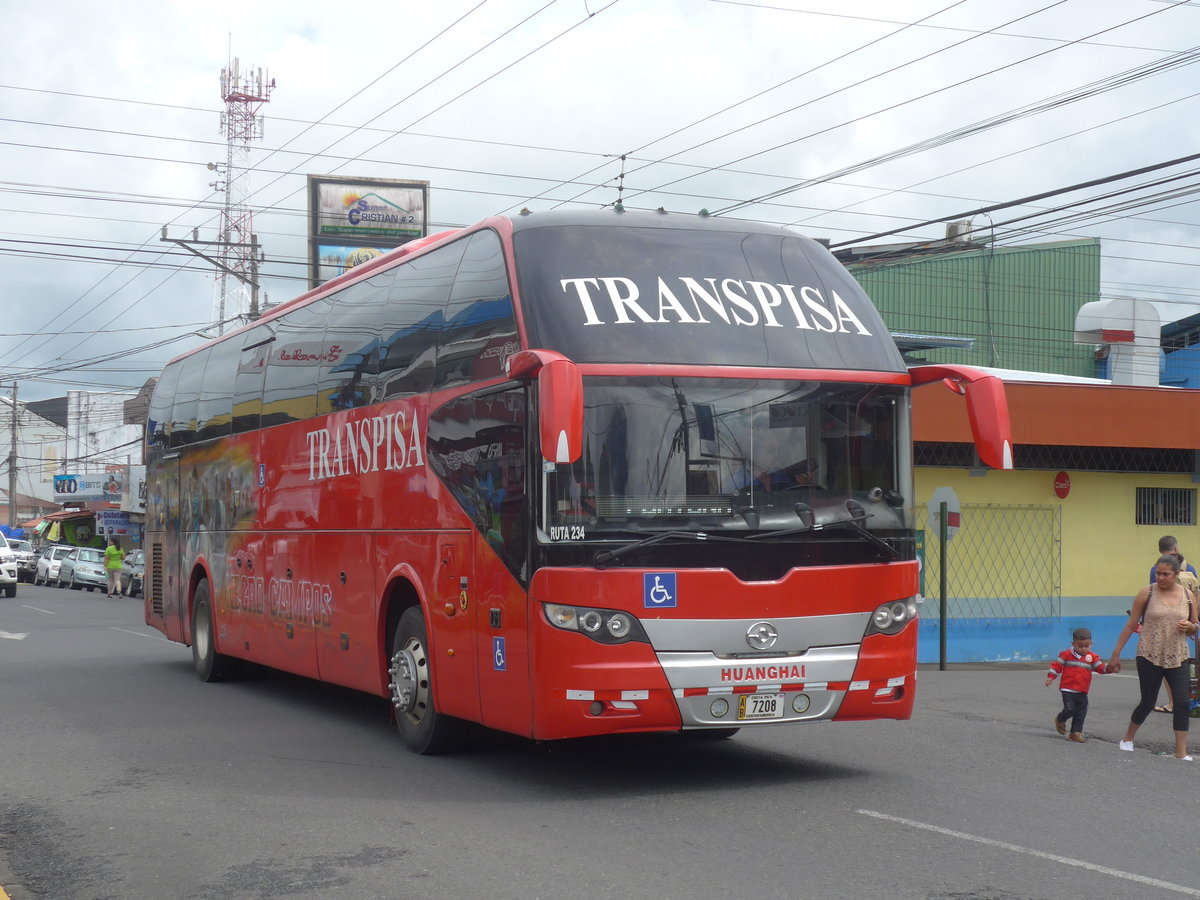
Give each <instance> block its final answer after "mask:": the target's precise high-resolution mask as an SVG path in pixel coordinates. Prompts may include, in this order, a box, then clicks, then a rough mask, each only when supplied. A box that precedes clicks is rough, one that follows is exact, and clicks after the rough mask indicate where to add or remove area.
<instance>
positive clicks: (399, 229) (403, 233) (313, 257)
mask: <svg viewBox="0 0 1200 900" xmlns="http://www.w3.org/2000/svg"><path fill="white" fill-rule="evenodd" d="M428 209H429V182H428V181H408V180H402V179H396V178H353V177H339V176H333V175H309V176H308V218H309V230H308V247H309V251H308V262H309V283H310V287H316V286H317V285H319V284H321V283H322V282H324V281H328V280H329V279H330V278H334V277H337V276H338V275H341V274H343V273H344V272H346V271H348V270H349V269H351V268H353V267H354V266H356V265H360V264H361V263H364V262H366V261H367V260H369V259H373V258H374V257H376V256H379V255H380V254H382V253H385V252H387V251H388V250H391V249H393V248H395V247H399V246H400V245H401V244H405V243H407V242H408V241H411V240H413V239H414V238H419V237H424V236H425V235H426V234H428V233H429V215H428Z"/></svg>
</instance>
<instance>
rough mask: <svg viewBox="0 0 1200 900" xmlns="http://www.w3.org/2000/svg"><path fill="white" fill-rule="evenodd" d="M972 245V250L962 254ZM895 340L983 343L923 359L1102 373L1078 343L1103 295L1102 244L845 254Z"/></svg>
mask: <svg viewBox="0 0 1200 900" xmlns="http://www.w3.org/2000/svg"><path fill="white" fill-rule="evenodd" d="M960 248H962V249H960ZM837 255H838V257H839V258H840V259H841V260H842V262H843V263H844V264H845V265H846V266H847V268H848V269H849V271H850V274H851V275H853V276H854V278H855V279H857V280H858V282H859V284H861V285H862V286H863V288H864V289H865V290H866V292H867V294H868V295H869V296H870V297H871V299H872V300H874V301H875V305H876V306H877V307H879V311H880V312H881V313H882V314H883V318H884V321H885V322H887V325H888V328H889V329H890V330H891V331H892V332H893V334H897V333H901V334H914V335H937V336H939V337H943V338H945V337H950V338H969V339H974V343H973V345H972V346H971V347H970V348H967V347H936V348H931V349H929V350H927V351H925V352H924V353H923V354H922V356H921V358H922V359H926V360H928V361H929V362H941V363H961V364H965V365H974V366H991V367H995V368H1002V369H1020V370H1025V371H1034V372H1052V373H1057V374H1060V375H1074V376H1083V377H1093V376H1095V374H1096V364H1095V360H1094V358H1093V357H1094V351H1093V348H1092V347H1091V346H1090V345H1086V344H1084V345H1080V344H1076V343H1075V342H1074V330H1075V314H1076V313H1077V312H1078V311H1079V308H1080V307H1081V306H1082V305H1083V304H1085V303H1088V302H1090V301H1093V300H1097V299H1099V297H1100V241H1099V239H1097V238H1086V239H1082V240H1074V241H1056V242H1051V243H1043V244H1029V245H1025V246H1014V247H993V246H987V245H983V244H977V243H971V242H969V241H963V240H955V239H954V238H953V237H951V238H948V239H947V241H945V242H941V241H939V242H936V243H933V244H931V243H922V244H890V245H883V246H876V247H856V248H852V249H851V250H848V251H839V252H838V254H837Z"/></svg>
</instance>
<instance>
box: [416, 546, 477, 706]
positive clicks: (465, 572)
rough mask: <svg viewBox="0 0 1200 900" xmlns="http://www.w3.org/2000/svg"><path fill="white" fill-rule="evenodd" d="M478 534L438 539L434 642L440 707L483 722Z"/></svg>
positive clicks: (431, 615) (431, 637)
mask: <svg viewBox="0 0 1200 900" xmlns="http://www.w3.org/2000/svg"><path fill="white" fill-rule="evenodd" d="M474 536H475V535H474V532H469V531H457V532H442V533H439V534H438V536H437V545H436V546H437V558H436V559H435V561H434V565H435V571H436V575H435V576H434V583H433V585H432V590H433V596H432V597H431V598H430V604H429V618H430V620H431V621H430V623H429V626H430V635H429V644H430V647H431V650H432V652H433V653H434V654H436V657H435V658H436V660H437V664H436V668H435V675H434V685H435V686H436V690H437V697H436V698H435V699H436V701H437V705H438V709H439V710H441V711H442V712H444V713H446V714H447V715H451V716H458V717H460V718H463V719H470V720H471V721H474V722H478V721H479V719H480V710H479V684H478V681H477V678H476V669H475V653H474V649H475V610H474V606H475V584H474V569H475V566H474V551H473V548H472V546H471V545H472V541H473V539H474Z"/></svg>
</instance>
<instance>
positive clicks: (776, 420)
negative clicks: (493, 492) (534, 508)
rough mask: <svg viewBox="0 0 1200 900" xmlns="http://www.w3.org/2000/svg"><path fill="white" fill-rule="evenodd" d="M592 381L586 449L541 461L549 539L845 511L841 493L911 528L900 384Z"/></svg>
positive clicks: (874, 518) (877, 520)
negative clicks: (569, 457) (573, 457)
mask: <svg viewBox="0 0 1200 900" xmlns="http://www.w3.org/2000/svg"><path fill="white" fill-rule="evenodd" d="M584 386H585V398H586V399H585V403H584V439H583V454H582V456H581V457H580V459H579V460H577V461H576V462H575V463H572V464H559V465H554V464H551V463H549V462H547V463H545V464H544V472H543V502H542V504H541V522H540V523H539V524H540V528H539V535H540V537H541V539H542V540H543V541H544V542H558V541H562V540H567V541H580V540H590V539H595V540H612V539H614V538H615V537H622V536H625V535H627V534H628V532H629V531H630V530H634V531H637V530H653V529H672V530H685V531H686V530H695V531H715V530H727V531H731V532H746V531H774V530H789V529H798V528H800V526H802V525H804V524H806V523H808V524H815V525H817V526H820V525H821V524H824V523H828V522H836V521H845V520H846V519H847V518H848V517H850V514H849V513H848V512H847V509H848V507H847V505H846V504H847V501H852V502H853V503H854V504H858V505H859V507H861V509H862V510H863V511H864V512H865V517H863V516H862V515H861V514H860V515H859V516H858V517H859V518H862V522H861V524H862V525H863V526H864V527H865V528H867V529H870V530H871V531H879V532H887V531H894V530H897V529H907V528H911V527H912V482H911V474H910V473H911V462H910V458H909V452H908V446H909V444H908V439H907V438H908V436H907V434H905V433H901V432H902V431H903V425H902V424H901V423H902V422H904V421H906V416H905V415H902V414H901V413H902V412H904V411H906V410H905V407H904V404H905V403H906V400H905V394H904V391H903V390H902V389H900V388H896V387H890V386H881V385H867V384H854V383H838V382H816V381H775V380H727V379H711V378H674V377H656V378H619V379H618V378H607V377H593V378H585V380H584ZM849 509H850V510H851V511H855V510H857V509H858V507H855V506H851V507H849ZM810 515H811V522H809V516H810Z"/></svg>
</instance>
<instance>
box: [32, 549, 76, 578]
mask: <svg viewBox="0 0 1200 900" xmlns="http://www.w3.org/2000/svg"><path fill="white" fill-rule="evenodd" d="M70 552H71V547H69V546H67V545H66V544H51V545H50V546H49V547H46V548H45V549H44V550H42V553H41V555H40V556H39V557H38V560H37V568H36V569H35V570H34V573H33V583H34V584H54V585H57V584H58V566H59V564H60V563H61V562H62V560H63V557H64V556H66V555H67V554H68V553H70Z"/></svg>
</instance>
